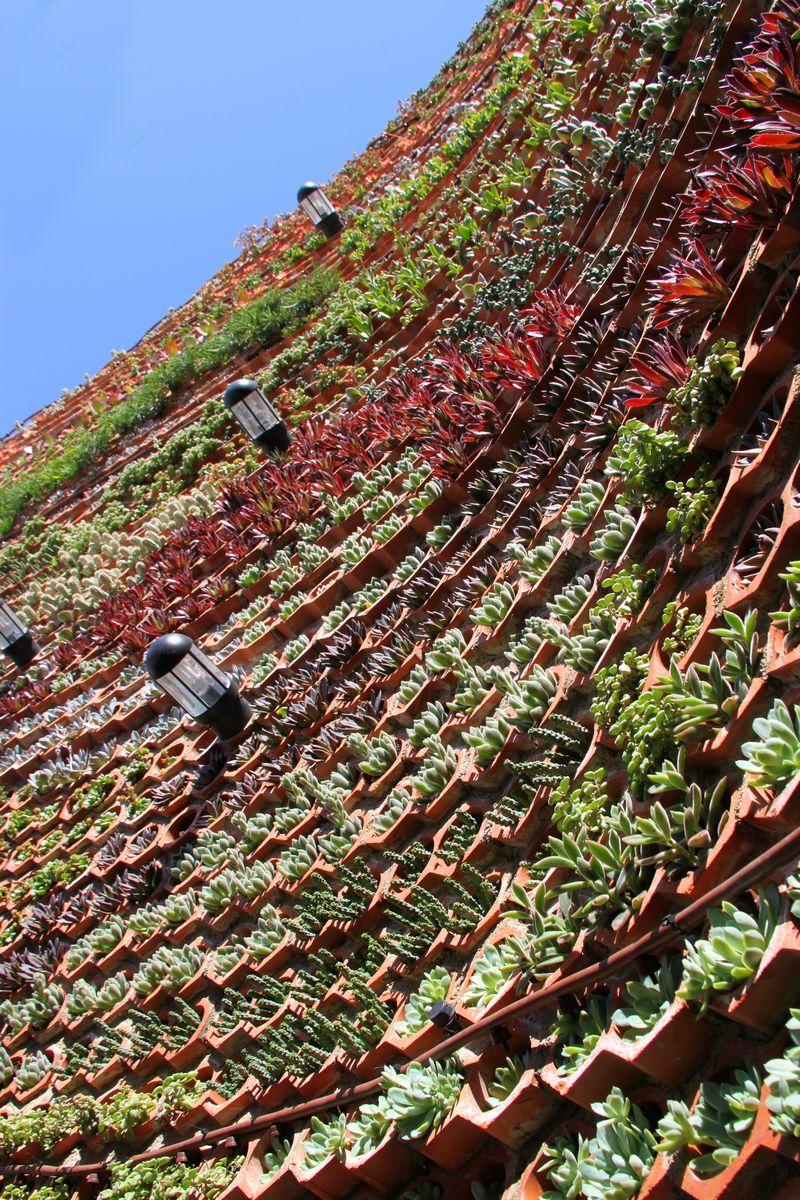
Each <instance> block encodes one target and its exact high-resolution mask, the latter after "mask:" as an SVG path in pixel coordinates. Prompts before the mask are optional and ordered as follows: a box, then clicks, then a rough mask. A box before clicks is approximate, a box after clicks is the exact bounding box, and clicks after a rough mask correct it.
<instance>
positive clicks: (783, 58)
mask: <svg viewBox="0 0 800 1200" xmlns="http://www.w3.org/2000/svg"><path fill="white" fill-rule="evenodd" d="M799 22H800V7H799V6H798V5H797V4H796V3H787V4H784V5H782V6H781V7H780V8H778V9H776V10H775V11H773V12H771V13H767V14H766V15H765V16H764V17H763V18H762V27H761V32H760V33H759V35H758V37H757V38H756V39H755V41H754V42H753V44H752V46H751V48H750V51H749V52H748V53H747V54H745V55H744V56H743V57H742V59H741V60H740V61H739V62H738V63H737V64H736V65H735V66H734V68H733V70H732V71H731V73H730V75H729V76H728V78H727V79H726V81H725V85H726V87H725V90H726V103H725V104H723V105H721V106H720V107H719V109H718V111H719V112H720V113H722V115H723V116H726V117H728V118H729V119H730V120H731V121H733V122H734V124H736V125H739V126H740V127H741V128H742V130H743V131H744V132H745V133H747V134H748V135H750V145H751V147H752V148H753V149H757V148H761V149H765V150H766V149H769V150H780V151H785V150H796V149H798V147H800V43H798V41H797V40H796V31H797V27H798V23H799Z"/></svg>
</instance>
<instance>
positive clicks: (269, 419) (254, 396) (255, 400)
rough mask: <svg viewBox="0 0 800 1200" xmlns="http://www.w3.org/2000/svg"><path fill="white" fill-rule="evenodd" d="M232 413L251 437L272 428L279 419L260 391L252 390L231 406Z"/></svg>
mask: <svg viewBox="0 0 800 1200" xmlns="http://www.w3.org/2000/svg"><path fill="white" fill-rule="evenodd" d="M233 415H234V416H235V417H236V420H237V421H238V422H239V424H240V425H241V427H242V429H243V430H244V431H245V433H247V434H249V435H250V437H251V438H256V437H258V436H259V434H262V433H266V432H267V430H269V429H272V428H273V426H275V425H277V424H278V422H279V421H280V417H279V416H278V414H277V413H276V412H275V409H274V408H273V407H272V405H271V404H270V403H269V401H268V400H266V399H265V398H264V397H263V396H262V394H261V392H259V391H252V392H250V394H249V395H248V396H246V397H245V398H244V399H243V400H240V401H239V403H238V404H235V405H234V407H233Z"/></svg>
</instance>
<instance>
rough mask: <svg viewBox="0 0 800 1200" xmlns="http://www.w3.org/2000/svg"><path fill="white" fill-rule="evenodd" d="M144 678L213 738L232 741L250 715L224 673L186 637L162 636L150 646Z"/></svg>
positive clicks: (175, 635) (179, 635) (243, 700)
mask: <svg viewBox="0 0 800 1200" xmlns="http://www.w3.org/2000/svg"><path fill="white" fill-rule="evenodd" d="M144 665H145V668H146V670H147V674H148V675H149V676H150V678H151V679H152V680H153V681H154V682H155V683H156V684H157V685H158V686H159V687H160V688H161V690H162V691H163V692H166V694H167V695H168V696H169V697H170V699H172V700H174V701H175V702H176V704H179V705H180V707H181V708H182V709H183V711H184V712H185V713H186V714H187V715H188V716H190V717H193V718H194V719H195V720H196V721H199V722H200V724H201V725H207V726H208V727H209V728H210V729H213V730H214V733H216V735H217V737H219V738H223V739H227V738H232V737H236V735H237V734H239V733H241V732H242V730H243V729H245V727H246V726H247V723H248V721H249V720H250V717H251V715H252V710H251V708H250V705H249V704H248V703H247V701H246V700H245V699H243V697H242V696H240V695H239V692H238V690H237V688H236V685H235V684H234V682H233V680H232V679H230V678H229V676H227V675H226V674H225V673H224V671H220V669H219V667H216V666H215V665H214V663H213V662H212V661H211V659H210V658H208V657H207V656H206V655H205V654H203V652H202V651H201V650H198V648H197V646H195V644H194V642H193V641H192V639H191V638H190V637H186V635H185V634H183V633H166V634H164V635H163V637H159V638H156V640H155V641H154V642H152V643H151V644H150V645H149V646H148V648H147V650H146V652H145V656H144Z"/></svg>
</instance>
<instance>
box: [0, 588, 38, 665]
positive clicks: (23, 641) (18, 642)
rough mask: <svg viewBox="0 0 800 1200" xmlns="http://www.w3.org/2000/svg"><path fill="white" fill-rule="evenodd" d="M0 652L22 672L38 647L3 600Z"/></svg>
mask: <svg viewBox="0 0 800 1200" xmlns="http://www.w3.org/2000/svg"><path fill="white" fill-rule="evenodd" d="M0 650H2V651H3V654H5V655H6V656H7V657H8V658H10V659H11V661H12V662H13V663H14V664H15V665H16V666H18V667H20V668H22V669H23V670H24V669H25V667H28V666H30V664H31V663H32V662H33V660H34V658H35V657H36V655H37V654H38V653H39V647H38V646H37V645H36V642H35V641H34V640H33V637H32V635H31V632H30V630H29V629H27V628H26V627H25V625H23V623H22V621H20V619H19V617H18V616H17V615H16V614H15V613H14V612H12V610H11V609H10V608H9V607H8V605H7V604H6V602H5V600H0Z"/></svg>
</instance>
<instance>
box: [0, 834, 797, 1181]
mask: <svg viewBox="0 0 800 1200" xmlns="http://www.w3.org/2000/svg"><path fill="white" fill-rule="evenodd" d="M798 854H800V828H798V829H795V830H793V831H792V832H791V833H788V834H786V835H785V836H784V837H783V838H781V839H780V841H778V842H776V843H775V845H774V846H770V847H769V849H767V850H765V851H763V853H762V854H759V855H758V856H757V857H756V858H754V859H752V860H751V861H750V862H748V863H746V864H745V866H743V867H741V868H740V869H739V870H738V871H736V872H734V874H733V875H731V876H730V878H729V879H726V880H723V882H722V883H719V884H717V886H716V887H713V888H711V890H710V891H708V892H707V893H706V894H705V895H704V896H701V897H700V898H699V899H698V900H693V901H692V903H691V904H687V905H686V907H685V908H682V909H681V910H680V912H678V913H675V914H674V915H671V916H668V917H666V918H665V919H664V920H663V921H662V922H661V924H660V925H659V926H657V928H656V929H653V930H651V931H650V932H649V933H646V934H644V935H643V936H642V937H640V938H637V940H636V941H635V942H632V943H631V944H630V945H629V946H624V947H623V948H622V949H620V950H615V951H613V953H612V954H610V955H609V956H608V957H607V958H604V959H602V960H601V961H600V962H596V963H592V964H591V965H590V966H588V967H582V968H581V970H579V971H575V972H573V973H572V974H571V975H566V976H564V978H563V979H558V980H556V981H555V982H554V983H550V984H545V985H544V987H541V988H539V990H538V991H536V992H533V993H532V994H531V995H528V996H521V997H520V999H519V1000H514V1001H512V1003H511V1004H507V1005H506V1006H505V1008H502V1009H499V1010H498V1011H497V1012H495V1013H492V1014H491V1015H489V1016H486V1017H482V1018H481V1019H480V1020H478V1021H476V1022H475V1023H474V1024H473V1025H470V1026H468V1027H467V1028H465V1029H460V1030H459V1031H458V1032H457V1033H454V1034H452V1035H451V1036H450V1037H448V1038H446V1039H445V1040H444V1041H443V1042H440V1043H439V1045H437V1046H435V1047H434V1048H433V1049H432V1050H428V1051H427V1052H426V1053H425V1054H420V1055H419V1056H418V1057H417V1058H413V1059H409V1060H408V1061H407V1062H406V1063H404V1064H402V1066H401V1067H400V1070H401V1071H403V1070H406V1069H407V1068H408V1067H409V1066H411V1065H412V1064H413V1063H426V1062H429V1061H430V1060H431V1059H434V1058H441V1057H443V1056H446V1055H448V1054H452V1053H453V1052H454V1051H455V1050H458V1049H459V1048H460V1047H461V1046H465V1045H467V1044H468V1043H469V1042H471V1041H473V1040H474V1039H475V1038H476V1037H480V1036H481V1035H482V1034H485V1033H488V1032H489V1031H490V1030H492V1029H495V1028H497V1027H498V1026H500V1025H505V1024H507V1023H508V1022H509V1021H513V1020H515V1019H517V1018H519V1017H524V1016H527V1015H528V1014H529V1013H532V1012H535V1011H536V1009H539V1008H543V1007H545V1006H546V1005H548V1004H551V1003H552V1002H553V1001H554V1000H557V999H558V998H559V997H560V996H566V995H574V994H575V993H581V992H585V991H587V990H589V989H590V988H593V987H596V986H597V984H599V983H600V982H602V981H603V980H604V979H607V978H608V977H609V976H610V975H613V974H615V973H616V972H619V971H623V970H625V969H626V968H628V967H630V966H632V965H633V964H634V963H635V962H636V960H637V959H639V958H641V957H642V956H644V955H650V954H655V953H657V952H658V951H660V950H661V949H663V947H664V946H667V945H669V943H670V942H672V941H674V940H675V939H676V938H678V937H680V936H682V935H685V934H687V933H688V932H689V931H690V930H691V929H692V928H693V927H694V926H695V925H696V924H697V922H698V921H699V920H700V918H701V917H703V916H704V915H705V913H706V911H707V910H708V909H709V908H712V907H713V906H714V905H715V904H718V903H720V902H721V901H723V900H730V899H732V898H733V897H734V896H737V895H739V893H741V892H743V891H745V890H746V889H747V888H749V887H752V886H753V885H754V884H756V883H758V882H760V881H761V880H763V879H764V878H765V877H767V876H769V875H770V874H771V873H772V872H773V871H775V870H777V869H778V868H779V867H781V866H785V865H786V863H787V862H789V861H791V860H792V859H793V858H796V857H797V855H798ZM380 1088H381V1079H380V1077H378V1078H376V1079H370V1080H368V1081H366V1082H365V1083H359V1084H356V1086H355V1087H352V1088H347V1089H345V1090H343V1091H340V1092H328V1093H327V1094H326V1095H324V1096H318V1097H316V1099H314V1100H307V1101H306V1102H305V1103H302V1104H295V1105H290V1106H289V1107H288V1108H279V1109H276V1110H274V1111H273V1112H269V1113H264V1114H263V1115H262V1116H260V1117H254V1118H250V1119H248V1120H245V1121H237V1122H235V1123H234V1124H233V1125H225V1126H221V1127H219V1128H217V1129H212V1130H208V1131H206V1132H205V1133H197V1134H194V1135H193V1136H192V1137H189V1138H184V1139H183V1141H180V1142H172V1143H170V1144H169V1145H167V1146H159V1147H158V1148H156V1149H152V1150H145V1151H143V1152H142V1153H141V1154H134V1155H132V1156H131V1157H130V1158H128V1159H126V1160H125V1161H126V1162H127V1163H130V1164H134V1163H141V1162H147V1161H149V1160H151V1159H154V1158H171V1157H175V1156H176V1155H179V1154H181V1155H187V1154H191V1153H199V1152H201V1151H203V1150H205V1149H206V1148H208V1147H210V1146H213V1145H215V1144H216V1143H217V1142H224V1141H228V1142H230V1141H232V1140H233V1141H236V1140H238V1139H240V1138H242V1137H245V1136H247V1137H248V1138H249V1137H252V1136H253V1135H255V1134H264V1133H266V1132H267V1131H268V1130H269V1129H271V1128H274V1127H275V1126H276V1125H278V1124H283V1123H291V1122H294V1121H301V1120H306V1119H307V1118H309V1117H312V1116H315V1115H316V1114H317V1113H321V1112H327V1111H328V1110H329V1109H331V1108H343V1107H348V1106H349V1105H351V1104H354V1103H356V1102H361V1101H363V1100H367V1099H368V1098H369V1097H370V1096H374V1095H376V1093H377V1092H378V1091H379V1090H380ZM109 1165H110V1163H109V1161H108V1160H107V1159H104V1160H103V1161H101V1162H95V1163H82V1164H81V1165H80V1166H73V1167H63V1166H62V1167H56V1166H45V1165H39V1164H34V1163H24V1164H18V1163H13V1164H12V1163H9V1164H0V1176H2V1175H4V1174H5V1175H11V1176H15V1177H19V1176H33V1177H34V1178H38V1179H87V1178H89V1177H91V1176H97V1177H99V1176H101V1175H104V1174H106V1173H107V1171H108V1168H109Z"/></svg>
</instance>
